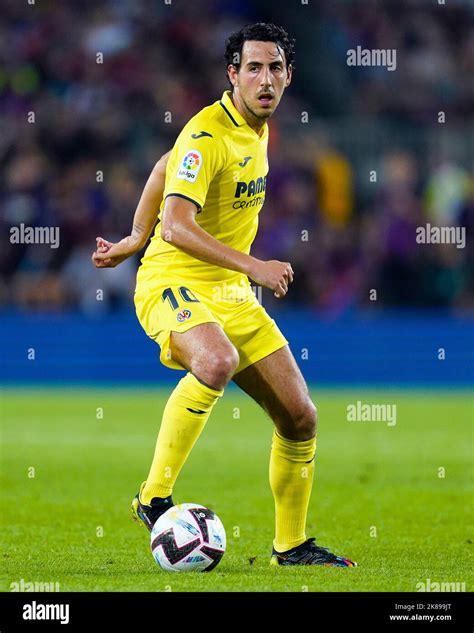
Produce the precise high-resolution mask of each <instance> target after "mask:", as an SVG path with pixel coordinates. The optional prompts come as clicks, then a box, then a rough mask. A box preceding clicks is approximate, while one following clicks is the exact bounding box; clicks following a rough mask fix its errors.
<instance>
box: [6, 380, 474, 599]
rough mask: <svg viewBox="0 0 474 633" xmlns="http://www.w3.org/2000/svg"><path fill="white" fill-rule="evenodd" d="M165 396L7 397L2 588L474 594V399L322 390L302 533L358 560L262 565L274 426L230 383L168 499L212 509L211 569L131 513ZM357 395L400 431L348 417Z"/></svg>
mask: <svg viewBox="0 0 474 633" xmlns="http://www.w3.org/2000/svg"><path fill="white" fill-rule="evenodd" d="M170 390H171V388H170V389H164V390H153V389H148V390H133V389H118V388H117V389H101V390H88V389H82V390H80V389H77V390H73V389H68V390H65V389H52V388H48V389H44V390H40V389H36V390H27V389H25V390H21V389H8V390H4V394H3V398H2V437H1V479H2V481H1V486H2V506H1V517H2V524H3V525H2V541H3V542H2V553H1V554H0V555H1V557H2V565H1V584H0V589H1V590H2V591H10V589H11V583H13V582H19V581H20V580H21V579H23V580H24V582H35V581H36V582H58V583H59V584H60V590H61V591H154V592H156V591H296V592H300V591H416V584H417V583H418V582H425V581H426V580H427V579H428V578H429V579H431V582H465V583H466V590H467V591H469V590H472V575H471V568H472V561H471V560H470V558H471V551H472V547H473V545H472V541H473V540H474V539H473V535H472V533H469V528H468V526H469V525H471V523H470V516H469V515H470V513H471V511H472V506H471V494H470V493H471V492H472V490H471V488H470V486H471V481H470V459H471V451H472V444H471V399H470V397H469V395H468V394H467V393H462V392H449V391H446V392H443V391H439V390H438V391H434V390H433V391H427V392H424V393H423V392H414V391H407V392H403V391H394V390H388V389H387V390H375V391H370V390H366V389H354V390H352V391H350V390H347V391H344V390H323V391H320V390H317V391H314V392H313V396H314V399H315V402H316V403H317V404H318V409H319V432H318V453H317V463H316V476H315V483H314V488H313V496H312V499H311V505H310V513H309V525H308V536H312V535H315V536H317V539H318V542H320V543H321V544H322V545H325V546H327V547H330V548H331V549H332V550H333V551H335V552H336V553H340V554H343V555H346V556H349V557H351V558H353V559H354V560H356V561H358V563H359V567H357V568H356V569H328V568H311V567H310V568H304V567H302V568H296V569H295V568H274V567H270V566H269V564H268V563H269V554H270V549H271V541H272V536H273V501H272V496H271V492H270V489H269V485H268V457H269V445H270V439H271V423H270V421H269V420H268V419H267V418H266V417H265V415H264V414H263V412H262V411H261V410H260V409H259V408H258V407H257V405H255V404H254V403H253V402H252V401H251V400H250V399H249V398H247V397H246V396H244V395H243V394H242V393H241V392H239V391H238V390H236V389H235V390H234V389H232V390H228V392H227V393H226V395H225V397H224V398H223V399H222V401H220V402H219V404H218V406H217V407H216V409H215V410H214V412H213V415H212V416H211V418H210V420H209V422H208V425H207V427H206V429H205V430H204V433H203V435H202V436H201V438H200V440H199V442H198V444H197V445H196V446H195V448H194V450H193V453H192V454H191V457H190V459H189V461H188V462H187V464H186V465H185V467H184V469H183V471H182V473H181V476H180V478H179V480H178V483H177V486H176V489H175V492H174V499H175V501H176V502H188V501H192V502H196V503H202V504H204V505H207V506H210V507H211V508H212V509H214V510H215V511H216V512H217V513H218V514H219V516H220V517H221V519H222V521H223V522H224V525H225V526H226V530H227V539H228V545H227V552H226V554H225V556H224V558H223V559H222V562H221V564H220V565H219V567H217V568H216V570H214V571H213V572H211V573H209V574H171V573H166V572H163V571H161V570H160V569H159V568H158V567H157V566H156V564H155V562H154V560H153V558H152V556H151V553H150V550H149V536H148V532H147V531H146V530H145V529H144V528H140V527H139V526H138V525H136V524H135V523H134V522H133V521H132V519H131V515H130V501H131V498H132V497H133V495H134V494H135V493H136V491H137V488H138V485H139V484H140V482H141V481H142V480H143V479H144V478H145V476H146V474H147V471H148V466H149V462H150V460H151V457H152V453H153V449H154V444H155V437H156V432H157V429H158V426H159V421H160V416H161V412H162V409H163V406H164V403H165V400H166V397H167V394H168V393H169V391H170ZM357 400H361V401H362V402H368V403H371V402H373V403H394V404H396V405H397V423H396V425H395V426H391V427H390V426H387V424H386V423H384V422H348V421H347V420H346V406H347V404H349V403H354V402H356V401H357ZM101 411H103V417H101ZM440 469H444V477H443V476H442V475H443V470H440ZM440 475H441V476H440Z"/></svg>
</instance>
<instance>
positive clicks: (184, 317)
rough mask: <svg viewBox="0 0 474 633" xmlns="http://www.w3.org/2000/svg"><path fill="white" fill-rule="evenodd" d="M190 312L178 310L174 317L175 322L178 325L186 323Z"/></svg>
mask: <svg viewBox="0 0 474 633" xmlns="http://www.w3.org/2000/svg"><path fill="white" fill-rule="evenodd" d="M191 314H192V312H191V310H187V309H184V310H180V311H179V312H178V314H177V315H176V320H177V321H178V323H183V322H184V321H187V320H188V319H190V318H191Z"/></svg>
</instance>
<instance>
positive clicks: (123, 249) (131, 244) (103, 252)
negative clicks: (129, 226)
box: [92, 235, 140, 268]
mask: <svg viewBox="0 0 474 633" xmlns="http://www.w3.org/2000/svg"><path fill="white" fill-rule="evenodd" d="M96 242H97V250H96V251H95V252H94V253H92V262H93V263H94V265H95V267H96V268H115V266H118V264H120V263H122V262H123V261H124V260H125V259H128V258H129V257H131V256H132V255H134V254H135V253H137V252H138V251H139V250H140V244H139V243H138V242H137V240H136V239H135V238H133V237H132V236H131V235H128V236H127V237H124V238H123V240H120V242H117V243H116V244H114V243H112V242H108V241H107V240H104V238H103V237H97V238H96Z"/></svg>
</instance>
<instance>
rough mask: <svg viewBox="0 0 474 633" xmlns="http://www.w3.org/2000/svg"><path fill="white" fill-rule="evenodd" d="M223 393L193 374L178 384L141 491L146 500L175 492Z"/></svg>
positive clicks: (141, 495) (146, 501)
mask: <svg viewBox="0 0 474 633" xmlns="http://www.w3.org/2000/svg"><path fill="white" fill-rule="evenodd" d="M223 393H224V392H223V391H217V390H215V389H211V388H210V387H207V386H206V385H203V384H202V383H201V382H199V380H197V378H195V377H194V376H193V375H192V374H189V373H188V374H186V376H185V377H184V378H183V379H182V380H180V381H179V383H178V384H177V385H176V388H175V390H174V391H173V393H172V394H171V396H170V397H169V400H168V402H167V403H166V406H165V410H164V412H163V419H162V422H161V427H160V432H159V433H158V439H157V442H156V448H155V454H154V457H153V462H152V464H151V468H150V472H149V474H148V478H147V481H146V484H145V486H144V487H143V489H142V490H141V491H140V500H141V501H142V503H150V501H151V499H153V497H168V496H169V495H170V494H171V493H172V491H173V486H174V484H175V482H176V479H177V478H178V475H179V473H180V470H181V468H182V467H183V465H184V463H185V461H186V459H187V458H188V456H189V454H190V452H191V449H192V448H193V446H194V444H195V443H196V440H197V439H198V437H199V435H200V434H201V431H202V430H203V428H204V426H205V424H206V422H207V419H208V418H209V415H210V413H211V411H212V408H213V406H214V404H215V403H216V402H217V400H218V398H220V397H221V396H222V394H223Z"/></svg>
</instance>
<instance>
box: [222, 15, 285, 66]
mask: <svg viewBox="0 0 474 633" xmlns="http://www.w3.org/2000/svg"><path fill="white" fill-rule="evenodd" d="M249 40H252V41H256V42H275V44H277V45H278V46H279V47H280V48H281V49H282V51H283V53H284V54H285V62H286V67H287V68H288V66H290V64H291V65H293V60H294V56H295V40H294V39H293V38H291V37H289V35H288V33H287V32H286V31H285V29H284V28H283V27H282V26H276V25H275V24H268V23H266V22H257V23H256V24H247V25H246V26H244V27H243V28H242V29H240V31H236V32H235V33H232V34H231V35H230V36H229V38H228V39H227V41H226V43H225V54H224V57H225V61H226V68H227V67H228V66H229V64H230V65H232V66H234V67H235V68H236V70H237V71H239V70H240V60H241V57H242V47H243V45H244V42H247V41H249ZM236 53H237V55H236ZM236 60H237V61H236Z"/></svg>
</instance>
